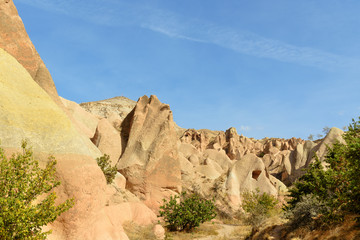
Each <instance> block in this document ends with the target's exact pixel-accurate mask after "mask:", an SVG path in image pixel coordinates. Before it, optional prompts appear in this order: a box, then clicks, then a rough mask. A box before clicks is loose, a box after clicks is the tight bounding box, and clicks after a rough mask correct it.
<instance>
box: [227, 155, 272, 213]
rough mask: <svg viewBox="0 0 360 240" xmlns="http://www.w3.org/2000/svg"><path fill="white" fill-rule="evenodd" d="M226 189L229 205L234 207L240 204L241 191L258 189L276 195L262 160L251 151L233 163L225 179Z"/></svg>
mask: <svg viewBox="0 0 360 240" xmlns="http://www.w3.org/2000/svg"><path fill="white" fill-rule="evenodd" d="M226 189H227V194H228V196H229V198H230V202H231V203H230V205H231V206H232V207H233V208H235V209H236V208H238V207H239V206H240V204H241V193H243V192H246V191H255V190H256V189H259V190H260V192H266V193H269V194H272V195H277V189H276V188H275V186H274V185H273V183H272V182H271V181H270V179H269V173H268V172H267V170H266V168H265V165H264V163H263V161H262V160H261V159H260V158H258V157H257V156H256V155H255V154H251V153H250V154H246V155H245V156H244V157H243V158H242V159H241V160H239V161H237V162H236V163H235V164H234V166H233V167H232V169H231V171H230V172H229V174H228V177H227V180H226Z"/></svg>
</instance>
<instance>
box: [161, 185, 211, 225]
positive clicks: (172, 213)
mask: <svg viewBox="0 0 360 240" xmlns="http://www.w3.org/2000/svg"><path fill="white" fill-rule="evenodd" d="M163 201H164V204H163V205H162V206H160V211H159V216H160V217H163V219H164V221H165V222H166V223H167V228H168V229H169V230H170V231H183V230H185V231H191V230H192V229H194V228H196V227H198V226H199V225H200V224H201V223H204V222H206V221H210V220H211V219H213V218H215V217H216V211H215V205H214V202H213V201H212V200H206V199H203V198H201V197H200V196H199V195H198V194H191V195H188V194H186V193H185V192H183V193H181V195H180V196H177V195H175V196H171V197H170V200H169V201H167V200H166V199H164V200H163Z"/></svg>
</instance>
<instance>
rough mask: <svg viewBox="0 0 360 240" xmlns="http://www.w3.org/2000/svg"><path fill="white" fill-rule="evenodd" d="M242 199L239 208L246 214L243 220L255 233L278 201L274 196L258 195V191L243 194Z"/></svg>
mask: <svg viewBox="0 0 360 240" xmlns="http://www.w3.org/2000/svg"><path fill="white" fill-rule="evenodd" d="M242 198H243V199H242V205H241V207H242V208H243V209H244V211H245V213H246V216H245V219H244V220H245V222H246V223H247V224H249V225H251V226H252V228H253V232H255V231H257V230H258V229H259V227H260V226H261V225H262V224H263V223H264V222H265V221H266V219H267V218H269V217H270V216H271V212H272V211H273V210H274V209H275V206H276V205H277V204H278V200H277V199H276V198H275V197H274V196H272V195H270V194H268V193H260V190H259V189H256V191H254V192H244V193H243V194H242Z"/></svg>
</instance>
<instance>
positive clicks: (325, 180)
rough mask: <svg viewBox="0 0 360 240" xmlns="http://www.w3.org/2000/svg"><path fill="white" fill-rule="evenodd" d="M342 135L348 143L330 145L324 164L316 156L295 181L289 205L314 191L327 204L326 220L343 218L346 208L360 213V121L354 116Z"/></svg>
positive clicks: (293, 204)
mask: <svg viewBox="0 0 360 240" xmlns="http://www.w3.org/2000/svg"><path fill="white" fill-rule="evenodd" d="M359 120H360V118H359ZM343 139H344V140H345V144H342V143H340V142H337V143H335V144H334V145H333V147H331V148H328V154H327V155H326V157H325V160H324V164H325V165H326V167H325V168H324V166H323V163H321V162H320V160H319V159H318V158H317V157H316V159H315V161H314V163H312V164H311V165H310V167H309V169H308V170H307V172H306V173H305V174H304V175H303V176H302V177H301V178H300V179H299V180H298V181H297V182H296V183H295V184H294V188H292V189H291V190H290V196H291V197H292V199H291V200H290V201H289V205H288V207H287V209H293V208H295V206H296V204H297V203H298V202H300V201H301V198H302V197H303V196H305V195H307V194H313V195H314V196H316V197H317V198H318V199H319V200H320V201H321V202H324V203H325V204H326V206H327V208H328V212H327V213H326V214H325V215H324V217H325V218H324V219H326V220H330V221H333V220H336V219H341V217H342V216H343V214H344V213H346V212H350V213H355V214H360V174H359V173H360V121H355V120H354V119H353V121H352V123H351V124H350V125H349V127H348V131H347V132H345V133H344V135H343Z"/></svg>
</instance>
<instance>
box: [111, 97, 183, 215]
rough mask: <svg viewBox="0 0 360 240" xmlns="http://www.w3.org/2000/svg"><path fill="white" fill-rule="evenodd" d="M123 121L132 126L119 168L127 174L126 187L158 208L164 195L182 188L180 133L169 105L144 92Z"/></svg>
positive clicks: (151, 205) (148, 203)
mask: <svg viewBox="0 0 360 240" xmlns="http://www.w3.org/2000/svg"><path fill="white" fill-rule="evenodd" d="M126 121H129V123H126ZM122 125H129V126H130V128H129V133H128V134H127V135H128V140H127V144H126V148H125V151H124V153H123V154H122V156H121V158H120V160H119V162H118V164H117V168H118V170H119V171H120V172H121V173H122V174H123V175H124V176H125V177H126V180H127V181H126V187H127V189H130V190H131V191H132V192H134V193H135V194H136V195H137V196H139V197H140V198H141V199H143V200H144V201H145V202H146V204H147V205H148V206H150V207H151V208H153V209H156V208H157V207H158V206H159V205H161V204H162V198H163V197H164V196H166V195H169V194H174V193H175V192H180V191H181V175H180V174H181V170H180V162H179V159H178V152H177V145H176V142H177V135H176V132H175V129H174V122H173V118H172V112H171V111H170V107H169V105H167V104H163V103H161V102H160V101H159V100H158V99H157V97H155V96H151V97H150V98H148V97H147V96H143V97H141V98H139V100H138V102H137V104H136V107H135V109H134V112H133V114H131V115H130V117H129V118H128V119H125V120H124V123H123V124H122Z"/></svg>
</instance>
